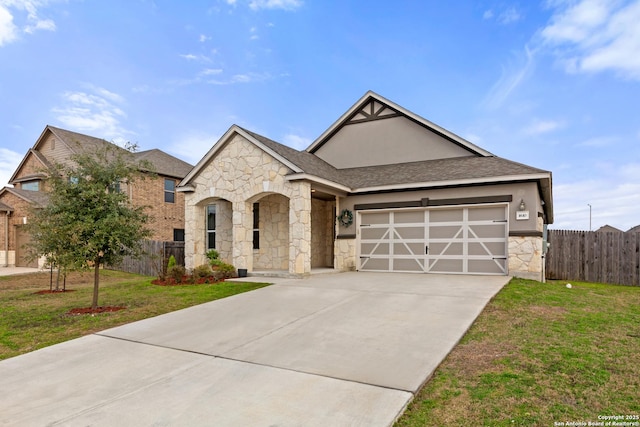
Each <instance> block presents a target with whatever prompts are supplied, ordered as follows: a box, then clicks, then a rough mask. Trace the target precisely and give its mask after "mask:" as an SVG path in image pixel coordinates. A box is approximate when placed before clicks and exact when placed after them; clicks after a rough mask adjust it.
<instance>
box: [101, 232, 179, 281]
mask: <svg viewBox="0 0 640 427" xmlns="http://www.w3.org/2000/svg"><path fill="white" fill-rule="evenodd" d="M142 248H143V249H142V250H143V255H142V256H141V257H139V258H133V257H125V258H124V260H123V261H122V262H121V263H120V264H119V265H115V266H108V267H107V268H110V269H112V270H119V271H126V272H128V273H136V274H142V275H145V276H158V275H159V274H160V272H161V271H162V270H163V269H164V268H166V266H167V262H168V261H169V257H170V256H171V255H173V256H174V257H175V258H176V264H178V265H184V242H161V241H157V240H145V241H144V242H142Z"/></svg>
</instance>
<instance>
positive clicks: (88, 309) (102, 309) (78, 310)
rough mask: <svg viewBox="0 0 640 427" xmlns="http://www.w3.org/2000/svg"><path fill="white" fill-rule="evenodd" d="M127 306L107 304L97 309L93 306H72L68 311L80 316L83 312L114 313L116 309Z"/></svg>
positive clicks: (71, 314)
mask: <svg viewBox="0 0 640 427" xmlns="http://www.w3.org/2000/svg"><path fill="white" fill-rule="evenodd" d="M125 308H127V307H119V306H111V305H108V306H105V307H96V308H95V309H93V308H91V307H85V308H72V309H71V310H69V312H68V313H67V314H68V315H70V316H78V315H82V314H99V313H112V312H114V311H120V310H124V309H125Z"/></svg>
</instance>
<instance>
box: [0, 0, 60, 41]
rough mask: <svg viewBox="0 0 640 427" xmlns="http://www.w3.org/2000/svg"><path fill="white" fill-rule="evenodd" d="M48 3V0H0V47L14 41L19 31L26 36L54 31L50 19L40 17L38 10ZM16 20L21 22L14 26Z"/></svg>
mask: <svg viewBox="0 0 640 427" xmlns="http://www.w3.org/2000/svg"><path fill="white" fill-rule="evenodd" d="M48 3H49V1H48V0H0V46H2V45H4V44H7V43H10V42H12V41H15V40H16V39H17V38H18V33H19V32H20V31H23V32H24V33H26V34H33V33H35V32H36V31H40V30H44V31H55V30H56V23H55V22H54V21H53V20H52V19H47V18H45V19H43V18H41V17H40V10H41V9H42V8H44V7H45V6H47V5H48ZM25 14H26V17H24V15H25ZM18 20H19V21H21V22H20V23H19V24H16V23H15V22H17V21H18Z"/></svg>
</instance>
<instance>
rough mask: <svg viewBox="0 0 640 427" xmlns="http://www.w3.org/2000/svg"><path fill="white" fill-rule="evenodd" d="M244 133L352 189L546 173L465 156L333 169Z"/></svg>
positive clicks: (504, 161)
mask: <svg viewBox="0 0 640 427" xmlns="http://www.w3.org/2000/svg"><path fill="white" fill-rule="evenodd" d="M243 130H244V131H245V132H247V133H248V134H250V135H251V136H253V137H254V138H256V139H257V140H258V141H260V142H261V143H263V144H264V145H266V146H267V147H269V148H270V149H271V150H273V151H275V152H276V153H277V154H279V155H280V156H282V157H284V158H285V159H287V160H288V161H290V162H291V163H293V164H295V165H296V166H298V167H299V168H300V169H302V170H303V171H304V172H305V173H308V174H311V175H315V176H317V177H320V178H324V179H327V180H329V181H332V182H335V183H338V184H342V185H344V186H347V187H350V188H352V189H358V188H367V187H377V186H388V185H402V184H413V183H421V182H425V183H426V182H439V181H442V182H444V181H457V180H464V179H482V178H494V177H500V176H505V177H506V176H514V175H531V174H540V173H548V172H547V171H545V170H542V169H537V168H534V167H531V166H527V165H524V164H521V163H517V162H513V161H510V160H507V159H503V158H501V157H495V156H486V157H485V156H466V157H454V158H449V159H437V160H425V161H419V162H410V163H402V164H391V165H379V166H365V167H357V168H348V169H336V168H335V167H333V166H331V165H330V164H328V163H327V162H325V161H324V160H322V159H320V158H319V157H317V156H315V155H314V154H311V153H308V152H306V151H298V150H295V149H293V148H291V147H287V146H286V145H283V144H280V143H278V142H275V141H273V140H271V139H269V138H266V137H264V136H262V135H258V134H256V133H255V132H251V131H248V130H246V129H243Z"/></svg>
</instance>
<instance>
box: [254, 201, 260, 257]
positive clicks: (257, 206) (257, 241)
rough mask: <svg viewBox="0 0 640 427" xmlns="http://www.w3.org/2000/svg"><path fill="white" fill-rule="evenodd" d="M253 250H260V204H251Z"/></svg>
mask: <svg viewBox="0 0 640 427" xmlns="http://www.w3.org/2000/svg"><path fill="white" fill-rule="evenodd" d="M253 249H254V250H257V249H260V203H258V202H255V203H254V204H253Z"/></svg>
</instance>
